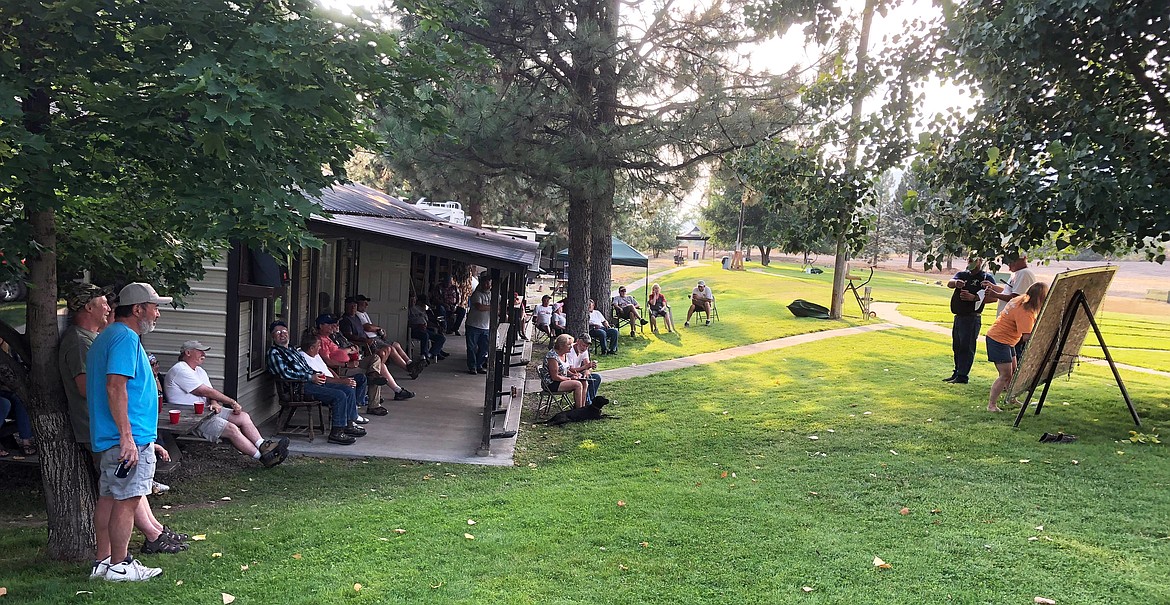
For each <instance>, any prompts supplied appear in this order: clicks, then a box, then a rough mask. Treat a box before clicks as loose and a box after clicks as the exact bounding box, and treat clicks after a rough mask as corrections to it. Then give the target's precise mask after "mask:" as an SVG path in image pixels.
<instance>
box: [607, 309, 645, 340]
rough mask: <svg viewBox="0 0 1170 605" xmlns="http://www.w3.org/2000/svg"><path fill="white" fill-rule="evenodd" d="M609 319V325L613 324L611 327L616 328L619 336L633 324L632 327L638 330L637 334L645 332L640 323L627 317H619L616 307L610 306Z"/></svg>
mask: <svg viewBox="0 0 1170 605" xmlns="http://www.w3.org/2000/svg"><path fill="white" fill-rule="evenodd" d="M609 319H610V323H611V324H613V327H615V328H617V330H618V333H619V334H621V333H622V332H624V331H625V329H626V328H627V327H629V326H630V324H633V325H634V327H636V328H638V332H639V333H641V332H645V331H646V328H645V326H644V325H643V324H642V322H640V321H634V320H632V319H630V318H629V317H623V316H621V315H619V314H618V308H617V307H613V306H611V307H610V308H609Z"/></svg>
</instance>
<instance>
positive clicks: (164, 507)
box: [163, 504, 171, 510]
mask: <svg viewBox="0 0 1170 605" xmlns="http://www.w3.org/2000/svg"><path fill="white" fill-rule="evenodd" d="M163 510H171V505H170V504H164V505H163Z"/></svg>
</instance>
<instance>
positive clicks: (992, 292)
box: [984, 252, 1036, 317]
mask: <svg viewBox="0 0 1170 605" xmlns="http://www.w3.org/2000/svg"><path fill="white" fill-rule="evenodd" d="M1004 261H1006V262H1007V264H1008V270H1009V271H1011V272H1012V276H1011V277H1010V278H1008V283H1006V284H993V286H992V287H990V288H987V289H986V290H985V291H984V292H985V294H984V296H985V298H994V299H996V300H998V301H999V303H998V304H997V305H996V309H995V315H996V317H999V314H1000V313H1003V309H1004V307H1006V306H1007V304H1008V301H1009V300H1011V299H1013V298H1015V297H1017V296H1019V295H1021V294H1023V293H1025V292H1027V291H1028V288H1031V287H1032V284H1034V283H1036V273H1035V272H1034V271H1032V269H1030V268H1028V255H1027V254H1024V253H1022V252H1021V253H1020V254H1019V256H1015V255H1008V256H1005V257H1004Z"/></svg>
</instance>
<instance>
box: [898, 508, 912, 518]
mask: <svg viewBox="0 0 1170 605" xmlns="http://www.w3.org/2000/svg"><path fill="white" fill-rule="evenodd" d="M898 514H899V515H903V516H905V515H909V514H910V509H908V508H906V507H905V506H903V507H902V510H900V511H898Z"/></svg>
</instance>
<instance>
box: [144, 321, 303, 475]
mask: <svg viewBox="0 0 1170 605" xmlns="http://www.w3.org/2000/svg"><path fill="white" fill-rule="evenodd" d="M210 350H211V347H207V346H204V345H203V344H202V343H200V342H199V341H198V340H188V341H186V342H184V343H183V344H182V346H180V347H179V361H178V362H177V363H176V364H175V365H173V366H171V369H170V370H167V374H166V377H165V378H164V379H163V391H164V392H165V393H166V399H167V405H169V406H171V407H174V408H177V409H181V408H184V407H185V408H188V409H190V408H191V407H193V406H194V405H195V404H196V403H198V402H202V403H206V404H207V408H208V409H207V412H206V414H207V418H204V419H203V421H202V422H200V423H199V424H197V425H195V428H193V429H191V433H192V434H194V435H196V436H198V437H202V438H204V439H206V440H208V441H210V442H212V443H218V442H219V440H220V439H221V438H222V439H227V440H228V443H231V444H232V447H235V448H236V451H238V452H240V453H241V454H245V455H247V456H251V457H252V459H253V460H259V461H260V464H263V465H264V466H266V467H269V468H271V467H273V466H276V465H278V464H280V463H281V462H284V459H285V458H287V457H288V437H281V438H279V439H276V440H271V439H264V438H263V437H261V436H260V431H259V430H257V429H256V425H255V424H254V423H253V422H252V417H251V416H249V415H248V413H247V412H245V411H244V408H242V407H240V402H238V401H236V400H235V399H232V398H231V397H228V396H227V395H224V394H223V393H221V392H219V391H217V390H215V389H214V388H212V386H211V379H210V378H209V377H208V376H207V371H206V370H204V369H203V361H204V360H205V359H207V351H210ZM225 407H226V408H228V409H229V410H231V411H230V412H227V413H220V411H221V410H222V409H223V408H225Z"/></svg>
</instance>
